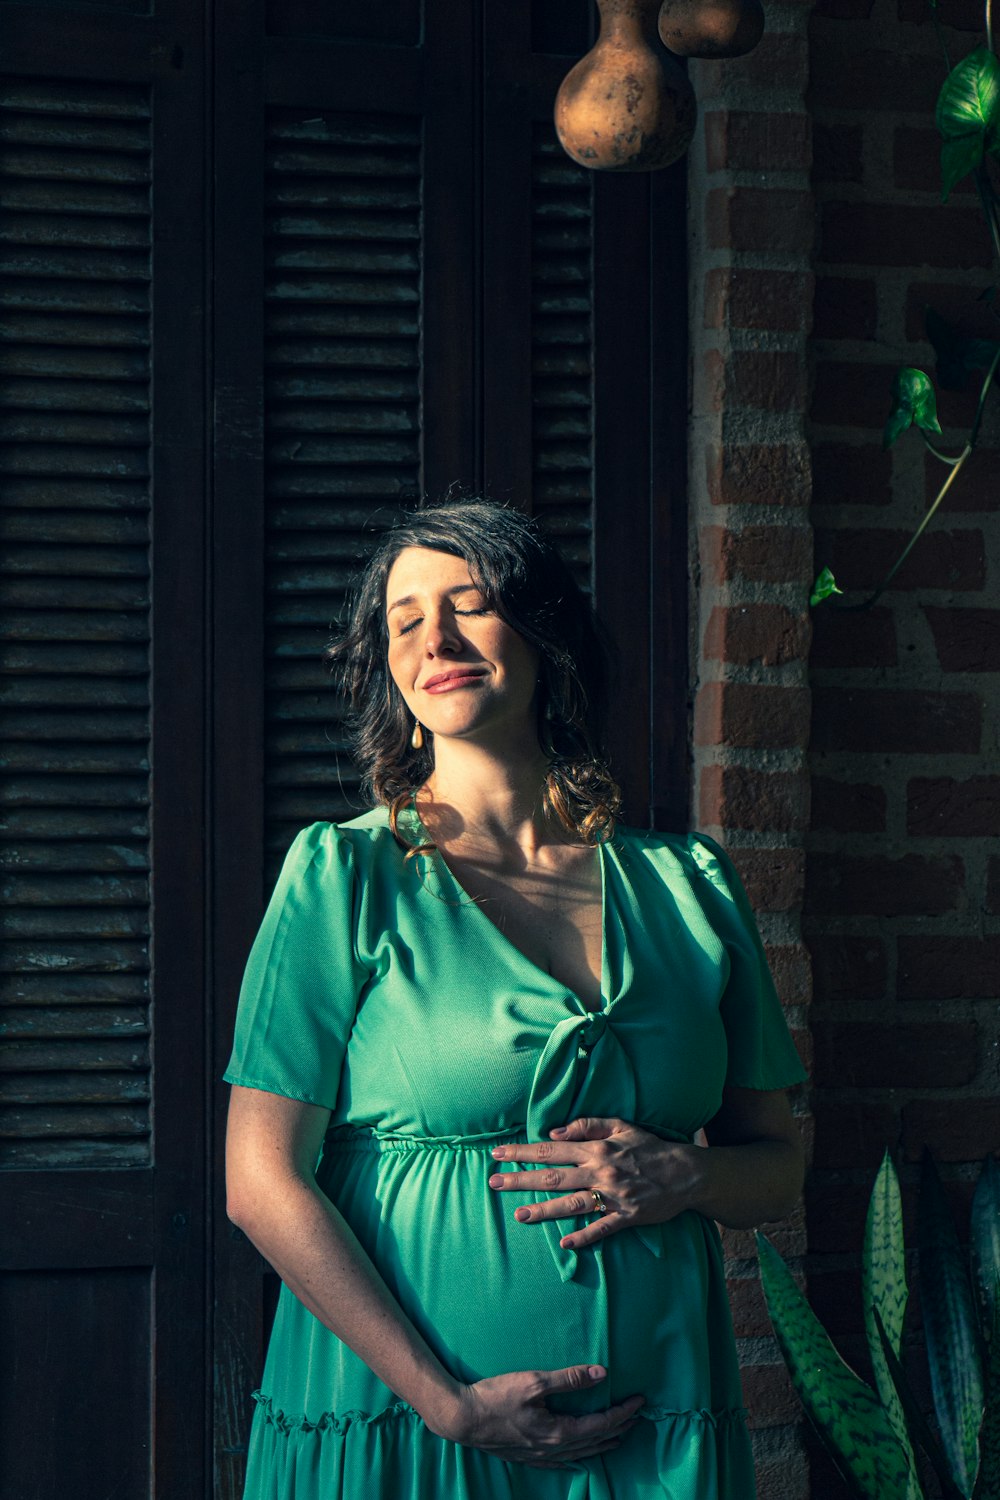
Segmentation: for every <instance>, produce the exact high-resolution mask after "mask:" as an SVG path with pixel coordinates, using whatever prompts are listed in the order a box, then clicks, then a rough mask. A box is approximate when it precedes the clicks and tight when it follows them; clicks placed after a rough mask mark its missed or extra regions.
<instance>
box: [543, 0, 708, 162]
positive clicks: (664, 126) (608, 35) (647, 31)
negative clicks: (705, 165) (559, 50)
mask: <svg viewBox="0 0 1000 1500" xmlns="http://www.w3.org/2000/svg"><path fill="white" fill-rule="evenodd" d="M659 4H660V0H597V8H598V10H599V11H600V15H601V31H600V35H599V37H598V39H597V42H596V44H595V45H594V47H593V48H592V49H591V51H590V52H588V53H587V55H586V57H583V58H581V59H580V61H579V62H578V63H577V64H576V66H575V67H574V68H573V69H572V70H571V71H570V72H569V73H567V75H566V77H565V78H564V79H563V81H562V86H561V87H560V89H559V93H558V95H557V97H556V108H555V121H556V134H557V135H558V137H559V140H560V142H561V143H562V146H563V149H564V150H565V151H566V152H567V153H568V154H569V155H570V156H571V157H572V158H573V160H574V161H576V162H579V163H580V165H581V166H583V167H592V168H594V169H595V170H597V171H605V172H652V171H654V170H655V169H656V168H658V167H667V166H669V165H670V163H671V162H673V161H676V160H677V159H678V157H680V156H683V155H684V152H685V151H686V150H687V148H688V146H689V145H690V144H691V138H692V136H693V135H694V125H695V117H696V112H697V111H696V106H695V100H694V91H693V90H692V88H691V85H690V84H689V83H688V80H687V77H686V75H685V73H684V70H683V69H682V68H681V67H680V66H679V65H678V64H677V63H676V62H675V61H674V59H673V58H672V57H671V56H670V54H669V52H664V50H663V48H662V47H661V46H660V44H659V41H658V38H657V35H656V12H657V7H658V6H659Z"/></svg>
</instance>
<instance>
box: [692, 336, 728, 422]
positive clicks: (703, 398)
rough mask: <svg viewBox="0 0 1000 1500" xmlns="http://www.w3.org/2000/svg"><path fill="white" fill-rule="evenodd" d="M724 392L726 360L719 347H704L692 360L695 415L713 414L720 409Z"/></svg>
mask: <svg viewBox="0 0 1000 1500" xmlns="http://www.w3.org/2000/svg"><path fill="white" fill-rule="evenodd" d="M725 392H726V361H725V356H724V355H723V354H722V352H721V350H719V349H706V350H705V352H704V354H703V355H702V357H701V359H699V360H695V362H694V390H693V392H692V397H691V400H692V407H693V409H694V412H695V414H696V415H699V414H701V413H707V414H708V415H710V416H714V415H715V414H716V413H718V412H720V411H721V410H722V402H723V398H724V396H725Z"/></svg>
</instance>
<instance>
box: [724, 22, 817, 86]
mask: <svg viewBox="0 0 1000 1500" xmlns="http://www.w3.org/2000/svg"><path fill="white" fill-rule="evenodd" d="M808 68H809V51H808V43H807V41H806V38H805V37H804V36H798V35H794V34H791V33H789V32H785V31H770V30H768V31H765V33H764V35H763V36H762V37H761V39H760V41H759V42H758V43H757V45H756V47H755V48H754V49H753V51H752V52H748V53H746V55H745V56H744V57H727V58H726V59H725V61H724V62H707V61H705V62H702V63H701V64H700V65H699V68H698V83H699V88H698V95H699V98H701V99H711V98H714V97H715V96H716V95H717V94H718V93H719V92H720V91H722V90H725V89H729V88H740V87H741V85H747V84H749V85H750V86H751V87H757V86H763V87H764V89H765V90H767V91H768V92H770V91H771V90H773V88H774V80H775V79H776V78H780V79H781V80H782V82H783V83H784V85H785V87H786V88H790V87H792V86H793V85H794V84H795V83H796V82H801V83H805V80H806V74H807V71H808Z"/></svg>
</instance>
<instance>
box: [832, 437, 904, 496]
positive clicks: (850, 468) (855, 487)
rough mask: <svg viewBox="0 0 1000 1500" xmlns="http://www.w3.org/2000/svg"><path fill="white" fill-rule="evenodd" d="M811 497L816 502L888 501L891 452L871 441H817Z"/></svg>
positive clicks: (890, 486)
mask: <svg viewBox="0 0 1000 1500" xmlns="http://www.w3.org/2000/svg"><path fill="white" fill-rule="evenodd" d="M813 501H814V503H815V504H816V505H889V504H890V503H891V501H892V454H891V453H887V452H886V451H885V450H884V449H883V448H882V446H881V444H878V445H877V446H876V444H874V443H871V442H869V443H863V444H859V443H817V444H816V445H815V447H814V448H813Z"/></svg>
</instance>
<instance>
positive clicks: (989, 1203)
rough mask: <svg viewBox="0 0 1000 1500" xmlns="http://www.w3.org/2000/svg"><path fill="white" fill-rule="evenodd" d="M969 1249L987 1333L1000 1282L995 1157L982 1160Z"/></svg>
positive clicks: (999, 1190) (999, 1179)
mask: <svg viewBox="0 0 1000 1500" xmlns="http://www.w3.org/2000/svg"><path fill="white" fill-rule="evenodd" d="M969 1248H970V1252H971V1259H972V1275H973V1279H974V1281H975V1285H976V1293H977V1296H978V1300H979V1312H980V1322H981V1326H982V1328H983V1331H984V1333H985V1331H986V1330H987V1329H989V1328H991V1327H992V1324H993V1319H994V1316H995V1314H996V1311H997V1291H996V1288H997V1284H998V1283H1000V1170H998V1168H997V1164H996V1161H995V1159H994V1158H993V1157H992V1156H988V1157H987V1158H986V1160H985V1161H984V1162H983V1169H982V1171H981V1172H980V1174H979V1181H978V1182H977V1183H976V1191H975V1193H974V1195H973V1199H972V1222H971V1225H970V1228H969Z"/></svg>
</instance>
